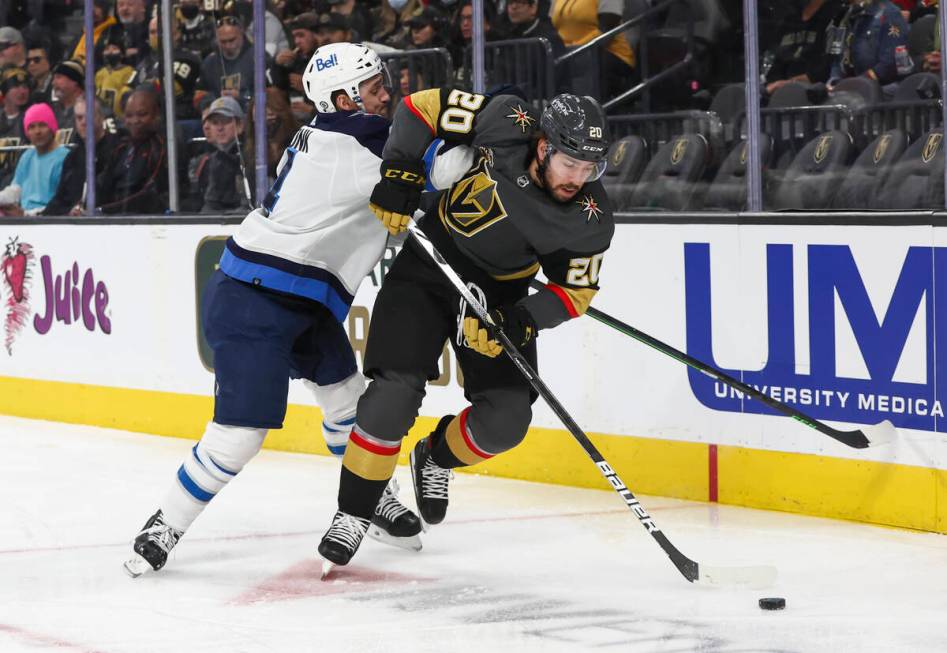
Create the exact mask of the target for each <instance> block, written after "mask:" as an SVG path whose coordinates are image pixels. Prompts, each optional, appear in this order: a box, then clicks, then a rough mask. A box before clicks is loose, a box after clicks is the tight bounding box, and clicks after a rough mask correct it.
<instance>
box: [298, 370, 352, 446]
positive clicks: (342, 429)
mask: <svg viewBox="0 0 947 653" xmlns="http://www.w3.org/2000/svg"><path fill="white" fill-rule="evenodd" d="M303 385H305V386H306V387H307V388H309V390H310V391H311V392H312V393H313V394H314V395H315V397H316V403H318V404H319V407H320V408H321V409H322V437H323V438H325V441H326V447H328V449H329V453H331V454H332V455H333V456H335V457H336V458H340V459H341V458H342V456H343V455H345V445H346V443H347V442H348V441H349V432H350V431H351V430H352V427H353V426H354V425H355V407H356V405H357V404H358V398H359V397H361V396H362V393H363V392H365V377H364V376H362V374H361V372H356V373H354V374H352V375H351V376H350V377H348V378H347V379H345V380H343V381H340V382H338V383H332V384H330V385H317V384H316V383H313V382H312V381H309V380H308V379H303Z"/></svg>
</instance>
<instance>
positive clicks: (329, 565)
mask: <svg viewBox="0 0 947 653" xmlns="http://www.w3.org/2000/svg"><path fill="white" fill-rule="evenodd" d="M334 568H335V563H334V562H331V561H329V560H326V559H325V558H323V559H322V576H321V577H320V578H319V580H326V579H327V578H328V577H329V573H330V572H331V571H332V570H333V569H334Z"/></svg>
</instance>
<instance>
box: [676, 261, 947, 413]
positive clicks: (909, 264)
mask: <svg viewBox="0 0 947 653" xmlns="http://www.w3.org/2000/svg"><path fill="white" fill-rule="evenodd" d="M710 255H711V250H710V245H709V244H707V243H685V245H684V268H685V270H684V272H685V299H686V310H687V317H686V323H687V325H686V328H687V352H688V353H689V354H690V355H692V356H694V357H695V358H697V359H699V360H702V361H704V362H706V363H707V364H709V365H713V366H715V367H718V368H719V367H720V366H719V365H717V363H716V362H715V361H714V357H713V325H712V322H711V283H710ZM806 260H807V266H808V288H807V289H800V290H802V291H803V292H802V293H801V294H802V295H803V296H804V297H805V298H806V299H805V301H806V302H807V305H808V314H809V316H808V321H809V324H808V340H809V345H808V347H809V352H808V358H809V361H810V363H809V369H808V370H807V371H806V373H800V372H799V371H797V352H796V334H795V322H796V317H795V302H796V300H795V296H796V294H797V293H796V289H795V288H794V275H793V246H792V245H767V246H766V292H767V309H766V310H767V315H766V330H767V333H766V338H767V343H768V353H767V356H766V363H765V365H764V366H763V368H762V369H758V370H725V371H726V372H728V373H729V374H730V375H732V376H735V377H737V378H740V379H742V380H743V381H744V382H745V383H747V384H749V385H752V386H755V387H756V388H758V389H759V390H760V391H762V392H765V393H766V394H769V395H770V396H772V397H774V398H776V399H778V400H780V401H783V402H785V403H787V404H790V405H795V406H797V407H798V408H799V409H800V410H803V411H805V412H807V413H809V414H811V415H812V416H813V417H815V418H817V419H821V420H836V421H842V422H854V423H863V424H871V423H876V422H879V421H881V420H882V419H890V420H891V421H892V422H893V423H894V424H895V426H898V427H904V428H912V429H920V430H926V431H945V430H947V423H945V421H944V419H943V418H944V403H947V319H938V318H937V317H936V316H937V315H938V313H937V311H936V310H935V307H936V308H939V309H940V312H941V313H944V311H945V310H947V283H935V274H934V273H935V270H936V271H938V272H940V275H939V277H940V278H941V279H942V280H943V279H944V271H947V249H945V248H939V247H933V248H932V247H910V248H909V249H908V250H907V254H906V255H905V257H904V261H903V263H902V265H901V271H900V274H899V276H898V279H897V282H896V283H895V284H894V290H893V292H892V293H891V296H890V300H889V301H888V302H887V303H886V304H885V302H883V301H882V302H881V303H880V305H881V306H882V308H881V309H880V312H881V313H882V314H879V313H876V311H875V309H874V308H873V305H872V302H871V299H870V297H869V293H868V291H867V289H866V287H865V283H864V281H863V279H862V276H861V274H860V273H859V270H858V267H857V265H856V264H855V259H854V258H853V256H852V252H851V249H850V248H849V247H848V246H847V245H808V246H807V249H806ZM944 317H945V318H947V314H945V316H944ZM845 322H847V324H848V325H849V326H850V327H851V334H852V335H854V340H855V343H856V345H857V349H858V350H859V351H860V353H861V357H862V359H863V360H864V368H865V369H866V370H867V377H868V378H864V377H863V378H852V376H851V375H850V376H844V375H842V374H840V373H839V367H844V366H845V365H840V364H839V363H840V356H839V355H837V354H838V352H837V351H836V349H837V342H839V341H838V339H837V337H836V336H837V335H838V334H837V333H836V330H837V329H836V327H837V325H839V324H844V323H845ZM915 322H917V324H915ZM912 326H913V328H912ZM915 332H917V333H922V334H923V336H924V338H923V339H924V342H923V347H918V348H914V349H912V351H914V350H915V349H921V348H923V360H902V359H903V358H906V356H905V345H906V344H907V343H908V340H909V336H911V335H912V334H914V335H915V336H916V335H917V333H915ZM920 357H921V355H920V354H919V353H918V354H917V355H915V358H917V359H919V358H920ZM907 358H909V356H908V357H907ZM849 362H850V361H849ZM849 367H850V365H849ZM903 369H909V370H911V372H910V373H905V372H902V370H903ZM917 370H921V371H920V372H919V373H918V372H917ZM937 379H939V380H941V383H940V384H939V385H938V384H936V383H935V380H937ZM688 381H689V383H690V387H691V390H692V391H693V393H694V395H695V397H697V399H698V400H699V401H700V402H701V403H702V404H703V405H705V406H707V407H708V408H712V409H715V410H725V411H732V412H746V413H757V414H775V413H773V411H771V410H769V409H768V408H766V407H765V406H763V405H762V404H760V402H758V401H753V400H750V399H744V398H743V396H742V395H741V393H738V392H736V391H735V390H732V389H731V388H729V387H728V386H726V385H724V384H722V383H720V382H717V381H716V380H714V379H712V378H710V377H708V376H705V375H704V374H702V373H700V372H698V371H696V370H693V369H688Z"/></svg>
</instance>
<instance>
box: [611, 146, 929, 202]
mask: <svg viewBox="0 0 947 653" xmlns="http://www.w3.org/2000/svg"><path fill="white" fill-rule="evenodd" d="M761 145H762V152H761V155H762V157H761V159H762V161H763V167H764V177H763V178H764V189H763V190H764V206H765V208H767V209H772V210H792V209H796V210H824V209H840V210H842V209H858V210H911V209H933V208H942V207H943V203H944V154H943V130H942V129H940V128H937V129H934V130H931V131H930V132H928V133H927V134H924V135H923V136H922V137H921V138H918V139H916V140H914V141H913V142H912V141H911V139H909V137H908V135H907V134H906V133H905V132H904V131H903V130H901V129H892V130H888V131H886V132H884V133H883V134H881V135H880V136H878V137H877V138H876V139H875V140H874V141H872V142H871V143H870V144H869V145H868V146H867V147H865V148H863V149H861V150H858V149H857V148H856V147H855V145H854V142H853V140H852V137H851V135H849V134H848V133H846V132H843V131H839V130H832V131H828V132H825V133H824V134H820V135H819V136H817V137H815V138H813V139H812V140H811V141H809V142H808V143H806V144H805V146H804V147H802V148H801V149H800V150H799V151H798V152H797V153H796V155H795V156H794V157H793V158H792V160H791V161H790V162H789V164H788V165H787V166H785V167H784V168H777V167H773V165H772V164H773V147H772V138H770V137H768V136H767V137H764V139H763V140H762V142H761ZM710 161H711V157H710V147H709V144H708V142H707V140H706V139H705V138H704V137H703V136H702V135H700V134H682V135H680V136H678V137H676V138H675V139H673V140H672V141H670V142H668V143H666V144H664V145H662V146H661V147H660V148H658V150H657V151H656V152H655V154H654V155H653V156H651V157H650V158H649V156H648V146H647V143H646V142H645V141H644V139H642V138H641V137H640V136H626V137H624V138H622V139H620V140H619V141H617V142H616V143H615V144H614V145H613V146H612V148H611V151H610V152H609V167H608V169H607V171H606V173H605V177H604V178H603V183H604V184H605V186H606V188H607V189H608V192H609V196H610V197H611V198H612V201H613V203H614V205H615V207H616V210H618V211H640V210H666V211H694V210H726V211H741V210H744V209H745V207H746V161H747V144H746V142H740V143H738V144H737V145H736V146H734V147H733V148H732V150H731V151H730V152H729V154H728V155H727V156H726V158H725V159H724V161H723V163H722V164H721V165H720V166H719V167H717V168H716V169H712V168H710V166H709V163H710Z"/></svg>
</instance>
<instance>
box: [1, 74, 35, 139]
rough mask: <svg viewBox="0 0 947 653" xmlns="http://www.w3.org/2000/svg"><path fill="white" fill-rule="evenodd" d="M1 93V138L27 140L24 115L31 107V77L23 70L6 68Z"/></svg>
mask: <svg viewBox="0 0 947 653" xmlns="http://www.w3.org/2000/svg"><path fill="white" fill-rule="evenodd" d="M0 93H3V115H0V138H17V139H19V142H20V143H22V142H23V140H24V139H25V138H26V132H25V131H24V129H25V128H24V127H23V115H24V114H25V113H26V109H27V107H28V106H29V105H30V77H29V75H28V74H27V73H26V71H25V70H23V69H22V68H13V67H11V68H5V69H4V70H3V71H2V72H0Z"/></svg>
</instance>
